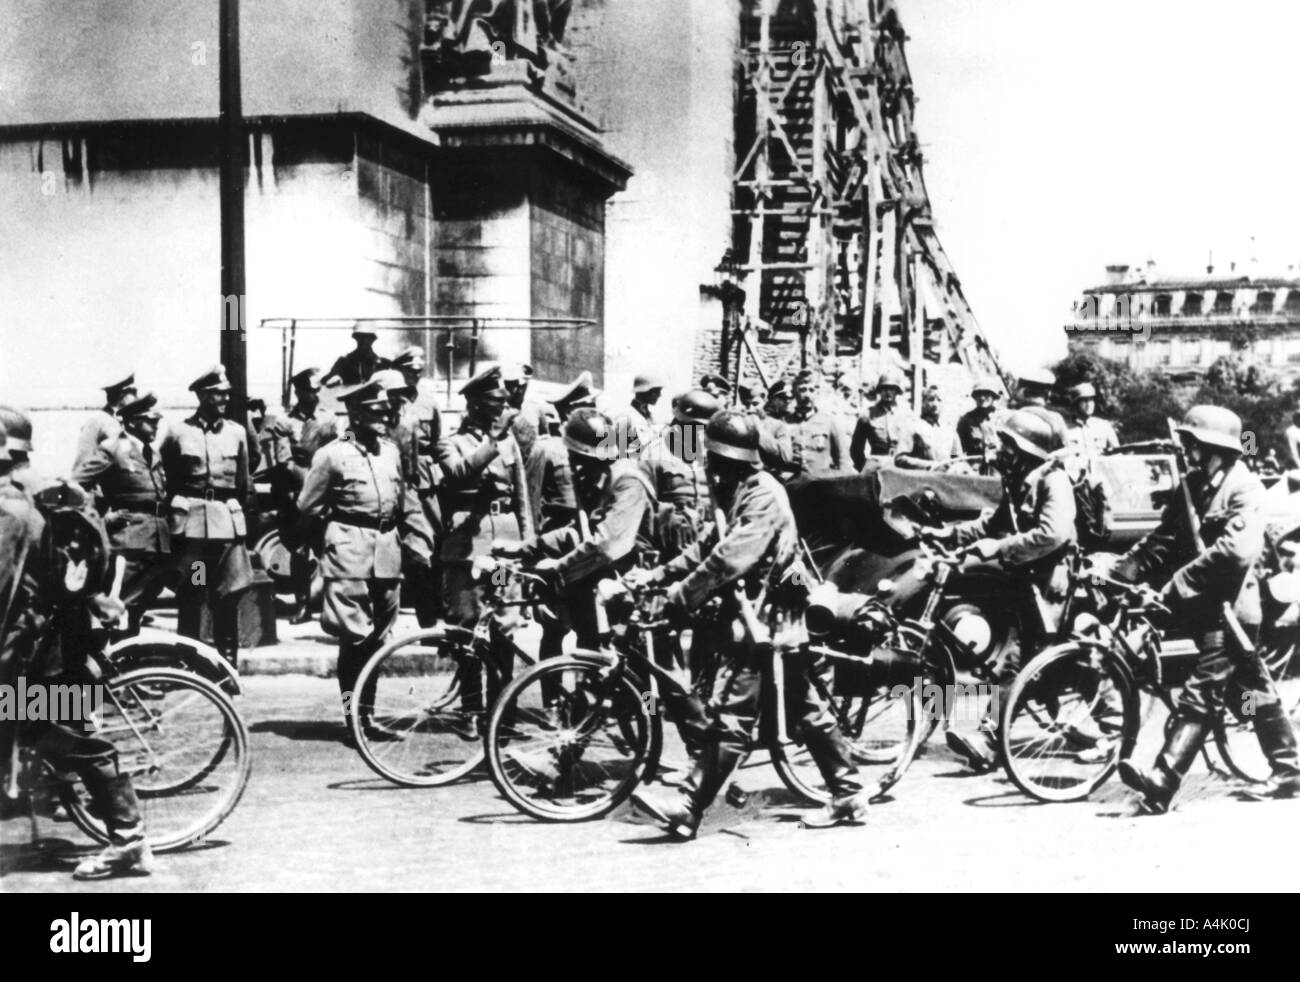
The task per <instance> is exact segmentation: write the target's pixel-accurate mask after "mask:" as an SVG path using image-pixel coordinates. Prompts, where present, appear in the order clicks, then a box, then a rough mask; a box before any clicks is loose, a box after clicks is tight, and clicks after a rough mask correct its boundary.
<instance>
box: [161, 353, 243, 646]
mask: <svg viewBox="0 0 1300 982" xmlns="http://www.w3.org/2000/svg"><path fill="white" fill-rule="evenodd" d="M189 388H190V391H191V392H193V393H195V394H196V395H197V396H198V400H199V408H198V410H197V411H196V412H195V413H194V415H192V416H190V417H189V418H188V419H185V420H182V421H181V422H179V423H175V424H173V425H172V426H171V427H170V429H169V430H168V432H167V435H166V436H165V437H164V438H163V441H162V446H161V448H160V451H159V453H160V455H161V457H162V463H163V470H164V471H165V473H166V475H167V492H168V493H169V494H170V495H171V496H172V499H171V512H170V528H171V534H172V546H173V553H174V554H175V555H176V556H177V557H178V559H179V563H180V573H181V575H180V582H179V590H178V593H177V604H178V624H179V627H180V631H181V633H182V634H185V635H187V636H189V637H198V636H199V624H200V621H201V615H202V608H203V605H204V604H205V603H206V604H207V605H208V606H209V608H210V609H211V612H212V631H213V635H214V641H215V644H216V647H217V650H218V651H220V652H221V653H222V655H224V656H225V657H226V658H227V659H229V660H230V662H231V664H234V663H235V661H236V659H237V657H238V652H239V623H238V600H239V594H240V593H241V592H242V591H244V590H246V589H248V587H249V586H251V585H252V582H253V569H252V564H251V563H250V562H249V558H248V550H247V548H246V546H245V542H244V540H245V538H246V536H247V535H248V525H247V520H246V519H245V517H244V512H245V507H246V505H247V503H248V496H249V494H250V493H251V492H252V478H251V464H250V462H251V454H250V451H249V442H248V430H247V428H246V427H243V426H240V425H238V424H236V423H235V422H234V421H233V420H229V419H227V418H226V411H227V409H228V407H229V405H230V381H229V379H227V378H226V369H225V367H224V366H222V365H214V366H213V367H212V368H211V369H209V370H208V371H206V372H204V373H203V374H202V375H200V376H199V377H198V378H196V379H195V380H194V381H193V382H191V383H190V387H189Z"/></svg>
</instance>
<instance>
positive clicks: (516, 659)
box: [350, 558, 545, 788]
mask: <svg viewBox="0 0 1300 982" xmlns="http://www.w3.org/2000/svg"><path fill="white" fill-rule="evenodd" d="M473 569H474V574H475V578H476V579H477V580H478V581H479V582H480V583H482V584H483V585H484V587H485V597H484V599H485V603H484V604H483V606H482V611H481V613H480V615H479V618H478V621H477V623H476V624H475V626H474V627H472V628H468V627H459V626H456V625H454V624H439V625H436V626H434V627H430V628H425V629H423V630H420V631H416V632H415V633H413V634H409V635H406V636H405V637H402V638H398V639H396V640H394V641H391V642H389V643H388V644H386V645H384V647H382V648H380V649H379V650H378V651H376V652H375V653H374V654H373V655H372V656H371V657H370V659H369V660H368V661H367V662H366V664H365V665H364V666H363V667H362V669H361V673H360V675H359V676H358V677H357V684H356V692H357V693H361V694H362V695H361V697H360V698H359V699H357V698H356V697H355V696H354V700H355V701H356V702H357V706H356V709H357V711H356V712H354V713H351V714H350V715H351V716H352V736H353V739H354V740H355V741H356V746H357V751H358V753H360V754H361V758H362V760H364V761H365V762H366V764H367V765H368V766H369V767H370V769H371V770H373V771H374V772H375V773H376V774H378V775H379V776H381V777H383V778H384V779H385V780H388V781H391V782H392V783H394V784H398V785H401V786H403V787H411V788H430V787H438V786H440V785H444V784H450V783H452V782H453V781H458V780H460V779H461V778H463V777H465V776H466V775H468V774H469V773H471V772H472V771H473V770H474V769H475V768H477V767H478V766H479V764H481V763H482V762H483V757H484V747H483V739H482V733H483V729H484V727H483V722H484V719H485V717H486V713H487V711H488V710H490V709H491V707H492V703H493V702H494V701H495V698H496V695H497V693H499V692H500V691H501V689H502V687H503V686H504V685H505V683H506V682H507V681H508V680H509V679H510V677H511V676H512V675H513V674H514V668H515V665H516V664H522V665H532V664H533V663H534V662H535V661H536V660H537V659H536V658H535V657H534V656H533V655H532V654H531V653H529V652H527V651H524V650H523V649H522V648H520V647H519V646H518V645H517V644H515V642H514V641H513V640H512V634H513V630H512V627H513V626H514V625H512V624H511V616H510V615H511V612H512V611H518V612H519V614H520V615H521V618H522V619H525V620H527V619H531V618H532V617H535V616H537V612H538V611H539V610H540V609H542V608H543V606H544V603H545V600H544V598H543V596H542V594H543V589H544V587H545V581H544V580H543V579H542V578H541V577H539V576H537V575H535V574H532V573H528V572H525V571H524V570H522V569H521V568H520V567H519V565H518V564H516V563H511V562H507V561H503V560H488V559H486V558H483V559H481V560H475V561H474V563H473ZM498 652H501V653H502V654H498ZM467 696H469V700H468V702H467V700H466V697H467Z"/></svg>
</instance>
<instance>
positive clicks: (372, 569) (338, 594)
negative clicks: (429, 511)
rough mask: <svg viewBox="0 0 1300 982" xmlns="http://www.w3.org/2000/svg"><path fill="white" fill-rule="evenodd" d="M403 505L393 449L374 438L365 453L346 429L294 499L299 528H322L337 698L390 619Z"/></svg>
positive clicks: (316, 460)
mask: <svg viewBox="0 0 1300 982" xmlns="http://www.w3.org/2000/svg"><path fill="white" fill-rule="evenodd" d="M407 501H408V499H407V491H406V487H405V484H404V482H403V480H402V465H401V457H400V455H399V454H398V451H397V447H396V446H394V445H393V444H392V443H391V442H390V441H388V440H382V439H381V440H380V441H379V445H378V448H377V449H376V451H375V452H373V453H372V452H371V451H370V450H368V449H367V448H366V447H365V445H364V444H362V443H361V442H360V441H359V440H358V439H357V438H356V437H355V435H354V434H353V433H352V432H351V431H348V432H347V433H345V434H344V435H343V436H342V437H340V438H339V439H337V440H335V441H333V442H332V443H329V444H326V445H325V446H324V447H322V448H321V449H320V450H318V451H317V452H316V455H315V457H313V458H312V465H311V470H310V471H309V472H308V474H307V478H306V480H305V482H304V483H303V489H302V493H301V494H300V495H299V496H298V510H299V512H300V513H301V516H302V519H301V520H302V521H303V522H311V521H313V520H322V519H323V520H324V521H325V523H326V524H325V534H324V548H323V550H322V553H321V573H322V575H323V576H324V578H325V591H324V605H323V608H322V612H321V627H322V628H324V629H325V631H326V632H327V633H329V634H330V635H332V636H334V637H336V638H338V639H339V663H338V679H339V690H340V692H341V693H342V694H343V695H344V697H345V699H348V698H350V694H351V693H352V691H353V688H354V686H355V684H356V679H357V676H358V675H359V674H360V672H361V669H362V668H363V667H364V665H365V662H366V659H368V658H369V657H370V656H371V655H372V654H374V652H376V651H378V650H379V647H380V646H381V645H382V644H383V643H384V639H385V638H387V636H388V634H389V632H390V631H391V630H392V628H393V624H394V622H395V621H396V620H397V612H398V603H399V591H400V587H401V580H402V546H401V541H400V539H399V531H398V530H399V525H400V524H401V522H402V520H403V518H404V517H405V509H406V507H407ZM347 711H348V709H347V703H345V715H346V713H347Z"/></svg>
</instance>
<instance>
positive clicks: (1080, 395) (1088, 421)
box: [1066, 382, 1119, 457]
mask: <svg viewBox="0 0 1300 982" xmlns="http://www.w3.org/2000/svg"><path fill="white" fill-rule="evenodd" d="M1070 405H1071V406H1072V407H1073V411H1074V424H1073V425H1072V426H1071V427H1070V429H1069V431H1068V432H1067V434H1066V441H1067V444H1068V445H1070V446H1074V447H1077V448H1078V449H1079V450H1080V451H1082V452H1083V454H1084V455H1085V456H1087V457H1100V456H1101V455H1102V454H1104V453H1105V452H1106V451H1108V450H1114V449H1115V448H1116V447H1118V446H1119V436H1118V434H1116V432H1115V427H1113V426H1111V424H1110V423H1108V422H1107V421H1106V420H1104V419H1099V418H1098V417H1097V416H1096V415H1095V413H1096V412H1097V389H1096V387H1095V386H1094V385H1093V384H1092V383H1091V382H1080V383H1079V384H1078V385H1075V386H1071V388H1070Z"/></svg>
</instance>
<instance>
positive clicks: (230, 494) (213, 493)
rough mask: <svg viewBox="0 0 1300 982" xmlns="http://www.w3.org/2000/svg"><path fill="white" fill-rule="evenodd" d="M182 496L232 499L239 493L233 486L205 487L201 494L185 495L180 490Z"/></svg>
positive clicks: (220, 499) (209, 499) (205, 498)
mask: <svg viewBox="0 0 1300 982" xmlns="http://www.w3.org/2000/svg"><path fill="white" fill-rule="evenodd" d="M182 497H186V498H191V497H192V498H203V500H205V501H234V500H236V499H237V498H238V497H239V494H238V492H236V491H235V490H234V489H233V488H205V489H204V491H203V493H202V494H201V495H187V494H184V493H183V492H182Z"/></svg>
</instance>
